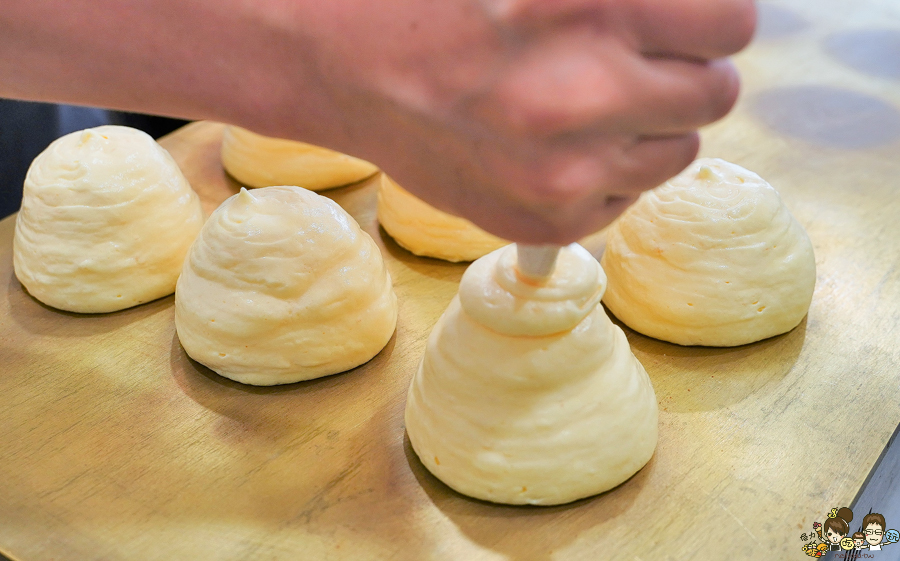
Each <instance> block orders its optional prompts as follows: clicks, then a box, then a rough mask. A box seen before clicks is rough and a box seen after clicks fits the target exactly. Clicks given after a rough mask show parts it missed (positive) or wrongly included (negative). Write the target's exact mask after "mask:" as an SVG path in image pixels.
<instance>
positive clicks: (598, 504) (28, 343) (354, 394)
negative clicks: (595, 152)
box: [0, 0, 900, 561]
mask: <svg viewBox="0 0 900 561" xmlns="http://www.w3.org/2000/svg"><path fill="white" fill-rule="evenodd" d="M865 5H866V6H867V9H861V8H860V6H861V4H859V3H852V4H851V3H846V2H842V1H838V0H822V1H819V2H815V3H813V2H805V1H802V0H797V1H784V2H779V3H777V4H775V3H762V4H760V11H761V29H760V33H759V35H758V37H757V39H756V40H755V41H754V43H753V45H752V46H751V47H750V48H749V49H748V50H747V51H745V52H744V53H742V54H741V55H739V56H738V57H737V59H736V62H737V64H738V66H739V67H740V69H741V72H742V76H743V79H744V90H743V93H742V97H741V100H740V102H739V104H738V106H737V108H736V110H735V111H734V112H733V113H732V114H731V115H730V116H729V117H728V118H726V119H725V120H724V121H722V122H720V123H717V124H716V125H714V126H712V127H709V128H708V129H707V130H705V131H704V145H703V149H702V153H703V155H706V156H718V157H722V158H725V159H727V160H731V161H733V162H736V163H738V164H740V165H743V166H744V167H747V168H749V169H751V170H754V171H756V172H757V173H759V174H760V175H762V176H763V177H764V178H766V179H767V180H769V181H770V182H771V183H772V184H773V185H774V186H775V187H776V188H777V189H779V191H780V192H781V193H782V196H783V198H784V200H785V202H786V203H787V205H788V206H789V208H790V209H791V210H792V212H793V213H794V215H795V216H796V217H797V219H798V220H799V221H800V222H801V223H802V224H803V225H804V226H805V227H806V228H807V231H808V232H809V235H810V237H811V239H812V241H813V245H814V247H815V252H816V264H817V271H818V272H817V284H816V290H815V295H814V298H813V302H812V307H811V309H810V312H809V315H808V317H807V319H806V320H804V321H803V323H801V324H800V326H799V327H797V328H796V329H794V330H793V331H791V332H790V333H787V334H785V335H782V336H779V337H775V338H772V339H769V340H766V341H762V342H760V343H756V344H753V345H747V346H743V347H737V348H728V349H714V348H697V347H694V348H687V347H679V346H676V345H671V344H667V343H663V342H660V341H656V340H653V339H649V338H647V337H644V336H642V335H639V334H636V333H634V332H632V331H630V330H628V329H626V334H627V335H628V339H629V342H630V343H631V345H632V348H633V350H634V353H635V355H636V356H637V357H638V359H640V361H641V362H642V363H643V364H644V366H645V367H646V369H647V371H648V373H649V374H650V377H651V379H652V381H653V384H654V386H655V388H656V393H657V398H658V400H659V404H660V438H659V446H658V448H657V450H656V453H655V455H654V457H653V459H652V460H651V461H650V463H649V464H648V465H647V466H646V467H645V468H644V469H643V470H641V471H640V472H639V473H638V474H637V475H635V476H634V477H633V478H631V479H630V480H629V481H627V482H626V483H624V484H623V485H621V486H620V487H618V488H616V489H614V490H612V491H609V492H607V493H604V494H602V495H600V496H597V497H594V498H590V499H585V500H582V501H578V502H576V503H573V504H571V505H565V506H558V507H508V506H499V505H493V504H489V503H484V502H480V501H476V500H471V499H468V498H466V497H463V496H461V495H459V494H457V493H455V492H453V491H451V490H450V489H448V488H447V487H446V486H444V485H443V484H441V483H440V482H439V481H437V480H436V479H435V478H434V477H432V476H431V475H430V474H429V473H428V472H426V471H425V469H424V468H423V467H422V466H421V465H420V464H419V462H418V460H417V459H416V457H415V455H414V453H412V451H411V449H410V447H409V443H408V440H407V439H406V438H405V434H404V428H403V408H404V402H405V392H406V389H407V387H408V384H409V380H410V377H411V375H412V373H413V371H414V368H415V366H416V364H417V362H418V360H419V358H420V356H421V354H422V351H423V347H424V344H425V338H426V336H427V334H428V332H429V331H430V329H431V326H432V325H433V324H434V322H435V321H436V320H437V317H438V316H439V315H440V313H441V312H442V311H443V309H444V308H445V306H446V305H447V304H448V302H449V301H450V299H451V298H452V296H453V295H454V293H455V291H456V288H457V283H458V281H459V278H460V276H461V274H462V272H463V270H464V269H465V265H458V264H449V263H443V262H439V261H435V260H430V259H422V258H417V257H414V256H412V255H411V254H409V253H407V252H406V251H404V250H403V249H401V248H399V247H398V246H397V245H396V244H395V243H394V242H393V241H392V240H391V239H390V238H389V237H388V236H387V235H386V234H385V233H384V231H383V230H381V229H379V227H378V224H377V221H376V218H375V210H374V209H375V193H374V190H373V182H372V181H367V182H363V183H361V184H359V185H355V186H350V187H346V188H342V189H338V190H334V191H331V192H328V196H330V197H332V198H334V200H336V201H337V202H339V203H340V204H341V205H342V206H344V208H346V209H347V210H348V211H349V212H350V213H351V214H352V215H353V216H354V217H355V218H356V219H357V220H358V221H359V222H360V224H361V225H362V227H363V228H364V229H365V230H366V231H368V232H369V233H370V234H371V235H372V236H373V238H374V239H375V241H376V242H377V243H378V245H379V246H380V248H381V250H382V253H383V254H384V257H385V260H386V263H387V265H388V267H389V269H390V272H391V275H392V276H393V279H394V283H395V290H396V292H397V295H398V298H399V302H400V314H399V320H398V327H397V332H396V334H395V336H394V337H393V339H391V341H390V342H389V343H388V345H387V347H386V348H385V349H384V350H383V351H382V352H381V353H380V354H379V355H378V356H376V357H375V358H374V359H373V360H372V361H371V362H369V363H367V364H365V365H363V366H361V367H359V368H357V369H354V370H352V371H350V372H347V373H344V374H340V375H336V376H331V377H328V378H324V379H320V380H314V381H310V382H303V383H298V384H292V385H289V386H282V387H275V388H255V387H248V386H242V385H240V384H237V383H233V382H231V381H229V380H225V379H223V378H220V377H218V376H217V375H215V374H214V373H212V372H211V371H209V370H207V369H206V368H204V367H203V366H201V365H199V364H197V363H195V362H192V361H191V360H189V359H188V358H187V356H186V355H185V353H184V351H183V350H182V349H181V347H180V345H179V343H178V339H177V337H176V336H175V330H174V324H173V315H174V310H173V297H171V296H170V297H167V298H163V299H161V300H157V301H155V302H152V303H149V304H146V305H143V306H139V307H137V308H133V309H130V310H125V311H122V312H118V313H114V314H107V315H78V314H70V313H64V312H59V311H56V310H53V309H51V308H48V307H46V306H43V305H41V304H40V303H38V302H37V301H35V300H34V299H33V298H31V297H30V296H29V295H28V294H27V293H25V292H24V291H23V289H22V288H21V286H20V285H19V283H18V281H17V280H16V279H15V276H14V275H13V272H12V236H13V229H14V220H15V217H10V218H7V219H6V220H3V221H2V222H0V287H2V288H0V395H2V396H3V399H2V401H0V431H2V435H3V436H2V438H0V458H2V459H3V461H2V462H0V551H3V553H5V554H6V555H8V556H9V557H11V558H13V559H17V560H22V561H30V560H37V559H80V560H89V559H104V560H112V559H122V560H133V559H159V560H171V559H229V560H232V559H233V560H238V559H254V560H255V559H409V560H414V559H415V560H420V559H436V560H438V559H439V560H458V559H467V560H500V559H565V560H571V559H598V558H612V557H615V558H616V559H639V560H650V559H725V558H728V559H755V558H759V556H760V555H770V556H771V555H773V554H774V556H775V557H774V558H779V559H781V558H785V559H787V558H803V554H802V553H801V552H800V545H801V543H802V542H801V541H800V540H798V537H799V535H800V533H801V532H804V531H808V530H809V528H810V526H811V523H812V521H813V520H814V519H815V520H822V518H823V516H824V514H825V512H827V511H828V510H829V509H830V508H832V507H835V506H843V505H846V504H849V503H850V501H851V499H852V498H853V497H854V495H856V493H857V491H858V490H859V488H860V486H861V485H862V484H863V482H864V480H865V478H866V476H867V474H868V473H869V471H870V470H871V468H872V466H873V464H874V462H875V461H876V459H877V458H878V457H879V454H880V453H881V451H882V449H883V447H884V445H885V443H886V442H887V441H888V438H889V437H890V436H891V434H892V432H893V431H894V429H895V428H896V427H897V425H898V423H900V400H898V399H897V397H896V396H897V390H898V386H900V384H898V372H897V369H896V365H897V364H898V363H900V345H898V344H897V343H898V336H897V325H898V322H900V251H898V248H897V240H898V239H900V220H898V218H897V217H898V216H900V197H897V189H898V178H900V158H898V154H900V111H898V108H900V87H898V80H900V66H898V62H897V61H898V60H900V59H898V57H897V49H898V45H900V7H898V6H897V5H896V4H895V3H894V2H892V1H890V0H883V1H876V0H870V1H868V2H866V3H865ZM221 133H222V127H221V125H217V124H214V123H196V124H193V125H190V126H188V127H186V128H184V129H182V130H180V131H178V132H176V133H174V134H173V135H170V136H169V137H167V138H165V139H163V141H162V144H163V145H164V146H165V147H166V148H167V149H168V150H169V151H170V152H171V153H172V154H173V156H174V157H175V158H176V160H177V161H178V162H179V164H180V165H181V166H182V169H183V170H184V171H185V174H186V175H187V177H188V179H189V180H190V181H191V184H192V185H193V186H194V188H195V189H196V190H197V192H198V193H199V194H200V196H201V199H202V200H203V202H204V206H205V208H206V210H207V211H211V210H212V209H213V208H215V206H216V205H217V204H218V203H220V202H221V201H222V200H224V199H225V198H226V197H227V196H229V195H231V194H233V193H234V192H236V191H237V189H238V187H239V186H238V185H237V184H236V183H235V182H233V181H232V180H231V179H229V178H228V177H227V176H226V175H225V174H224V173H223V171H222V169H221V166H220V164H219V160H218V150H219V142H220V139H221ZM602 245H603V235H602V233H601V234H600V235H597V236H594V237H592V238H591V239H589V240H588V241H587V242H586V246H587V247H588V248H589V249H590V250H591V251H592V252H594V253H595V255H599V252H600V251H602ZM860 517H861V514H860ZM888 523H889V524H888V525H889V526H896V523H891V521H888Z"/></svg>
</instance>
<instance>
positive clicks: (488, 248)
mask: <svg viewBox="0 0 900 561" xmlns="http://www.w3.org/2000/svg"><path fill="white" fill-rule="evenodd" d="M378 221H379V222H380V223H381V225H382V227H384V230H385V231H386V232H387V233H388V234H390V236H391V237H392V238H394V240H395V241H396V242H397V243H398V244H399V245H400V246H401V247H403V248H405V249H407V250H408V251H410V252H412V253H414V254H415V255H421V256H424V257H435V258H437V259H443V260H445V261H453V262H459V261H474V260H475V259H478V258H479V257H481V256H483V255H486V254H488V253H490V252H492V251H494V250H495V249H498V248H501V247H503V246H505V245H507V244H508V243H509V242H508V241H506V240H502V239H500V238H498V237H496V236H494V235H491V234H489V233H487V232H485V231H484V230H482V229H481V228H479V227H478V226H476V225H474V224H472V223H471V222H469V221H468V220H466V219H464V218H459V217H458V216H453V215H452V214H447V213H446V212H442V211H440V210H438V209H436V208H434V207H433V206H431V205H429V204H428V203H426V202H424V201H422V200H420V199H418V198H416V197H415V196H413V195H412V194H410V193H409V192H408V191H406V190H405V189H403V188H402V187H400V186H399V185H397V184H396V183H395V182H394V180H392V179H391V178H390V177H388V176H387V175H384V174H382V175H381V183H380V185H379V187H378Z"/></svg>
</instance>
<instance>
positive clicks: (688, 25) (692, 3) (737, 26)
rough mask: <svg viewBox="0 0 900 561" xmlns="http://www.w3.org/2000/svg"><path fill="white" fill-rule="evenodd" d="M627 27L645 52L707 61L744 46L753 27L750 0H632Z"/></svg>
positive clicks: (628, 6) (751, 34)
mask: <svg viewBox="0 0 900 561" xmlns="http://www.w3.org/2000/svg"><path fill="white" fill-rule="evenodd" d="M623 6H624V7H625V9H627V10H628V11H629V13H628V16H627V19H628V22H629V23H628V27H629V28H630V29H632V30H633V31H634V33H635V34H636V37H637V42H638V44H640V45H641V50H642V51H643V52H645V53H650V54H655V55H661V56H669V57H675V58H688V59H700V60H709V59H714V58H722V57H726V56H729V55H732V54H734V53H736V52H738V51H739V50H741V49H743V48H744V47H745V46H747V43H749V42H750V40H751V39H752V38H753V32H754V30H755V28H756V7H755V5H754V2H753V0H675V1H673V0H631V1H629V2H625V3H624V4H623Z"/></svg>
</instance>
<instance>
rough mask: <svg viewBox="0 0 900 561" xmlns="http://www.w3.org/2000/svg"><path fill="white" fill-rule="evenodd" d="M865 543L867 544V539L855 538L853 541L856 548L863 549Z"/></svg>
mask: <svg viewBox="0 0 900 561" xmlns="http://www.w3.org/2000/svg"><path fill="white" fill-rule="evenodd" d="M864 543H866V540H865V538H854V539H853V545H855V546H856V547H862V544H864Z"/></svg>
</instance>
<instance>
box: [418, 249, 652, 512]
mask: <svg viewBox="0 0 900 561" xmlns="http://www.w3.org/2000/svg"><path fill="white" fill-rule="evenodd" d="M605 281H606V279H605V276H604V274H603V271H602V269H601V268H600V266H599V264H598V263H597V261H596V260H595V259H594V258H593V257H592V256H591V255H590V254H589V253H588V252H587V251H586V250H585V249H584V248H582V247H581V246H578V245H577V244H573V245H571V246H569V247H567V248H564V249H563V250H562V252H561V254H560V257H559V259H558V262H557V268H556V270H555V271H554V273H553V276H552V277H551V278H550V279H549V280H548V281H547V282H546V283H545V284H543V285H540V284H533V283H530V282H528V281H526V280H524V279H523V278H521V277H519V276H518V274H517V273H516V270H515V246H507V247H505V248H502V249H500V250H497V251H495V252H493V253H491V254H489V255H487V256H485V257H483V258H481V259H479V260H478V261H476V262H475V263H474V264H473V265H472V266H471V267H470V268H469V269H468V270H467V271H466V273H465V275H464V276H463V280H462V282H461V285H460V294H459V296H458V297H456V298H454V299H453V301H452V302H451V304H450V306H449V308H448V309H447V311H446V312H445V313H444V315H443V316H441V318H440V320H438V323H437V325H436V326H435V328H434V330H433V331H432V333H431V336H430V337H429V339H428V344H427V347H426V350H425V355H424V357H423V359H422V362H421V363H420V365H419V369H418V371H417V373H416V375H415V377H414V378H413V381H412V384H411V386H410V390H409V394H408V398H407V405H406V430H407V433H408V434H409V439H410V442H411V443H412V446H413V449H414V450H415V451H416V453H417V454H418V456H419V458H420V459H421V461H422V463H423V464H424V465H425V467H427V468H428V470H429V471H431V472H432V473H433V474H434V475H435V476H437V477H438V478H439V479H441V480H442V481H443V482H444V483H446V484H447V485H449V486H450V487H452V488H454V489H456V490H457V491H459V492H461V493H463V494H466V495H469V496H472V497H475V498H479V499H484V500H488V501H493V502H499V503H508V504H541V505H550V504H560V503H566V502H570V501H574V500H577V499H580V498H583V497H587V496H590V495H594V494H597V493H600V492H602V491H605V490H607V489H610V488H612V487H614V486H616V485H619V484H620V483H622V482H623V481H625V480H626V479H628V478H629V477H631V476H632V475H633V474H634V473H635V472H637V471H638V470H639V469H641V467H643V466H644V464H646V463H647V461H648V460H649V459H650V457H651V456H652V454H653V450H654V448H655V446H656V439H657V416H658V411H657V404H656V397H655V395H654V392H653V387H652V386H651V384H650V380H649V378H648V376H647V373H646V372H645V371H644V368H643V367H642V366H641V364H640V363H639V362H638V361H637V359H636V358H635V357H634V355H633V354H632V353H631V349H630V348H629V346H628V342H627V340H626V339H625V335H624V334H623V333H622V330H621V329H619V328H618V327H616V326H615V325H613V324H612V322H610V320H609V318H608V317H607V316H606V314H605V313H604V311H603V308H602V307H601V306H599V305H598V301H599V299H600V297H601V296H602V294H603V289H604V285H605ZM544 320H546V321H544Z"/></svg>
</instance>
